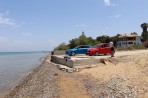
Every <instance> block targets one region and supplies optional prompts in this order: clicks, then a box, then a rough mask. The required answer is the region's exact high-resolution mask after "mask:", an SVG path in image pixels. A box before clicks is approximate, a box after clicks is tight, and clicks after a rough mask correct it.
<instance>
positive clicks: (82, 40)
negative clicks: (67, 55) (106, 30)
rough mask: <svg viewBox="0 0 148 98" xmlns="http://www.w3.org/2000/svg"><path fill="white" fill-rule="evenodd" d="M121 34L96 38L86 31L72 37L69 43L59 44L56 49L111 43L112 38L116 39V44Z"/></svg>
mask: <svg viewBox="0 0 148 98" xmlns="http://www.w3.org/2000/svg"><path fill="white" fill-rule="evenodd" d="M118 36H119V34H117V35H116V36H112V37H109V36H105V35H103V36H98V37H97V38H96V39H93V38H92V37H87V36H85V34H84V32H82V35H80V36H79V37H78V38H75V39H72V40H70V41H69V44H65V43H62V44H60V45H59V46H57V47H56V48H55V49H54V50H67V49H69V48H70V49H71V48H74V47H76V46H78V45H92V46H94V45H96V44H99V43H109V42H110V41H111V40H112V41H114V43H115V46H116V42H117V39H118Z"/></svg>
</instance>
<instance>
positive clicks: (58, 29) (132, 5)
mask: <svg viewBox="0 0 148 98" xmlns="http://www.w3.org/2000/svg"><path fill="white" fill-rule="evenodd" d="M147 5H148V0H0V52H7V51H9V52H10V51H51V50H53V49H54V47H56V46H57V45H59V44H60V43H62V42H65V43H66V44H68V42H69V40H71V39H74V38H77V37H79V36H80V35H81V33H82V32H84V33H85V35H86V36H91V37H93V38H96V37H98V36H102V35H108V36H114V35H117V34H130V33H131V32H137V33H138V34H139V35H141V33H142V29H141V27H140V25H141V24H142V23H145V22H146V23H147V22H148V11H147V10H148V6H147Z"/></svg>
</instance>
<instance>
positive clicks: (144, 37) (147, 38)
mask: <svg viewBox="0 0 148 98" xmlns="http://www.w3.org/2000/svg"><path fill="white" fill-rule="evenodd" d="M140 26H141V28H142V29H143V32H142V34H141V41H142V42H143V44H140V45H134V46H131V47H127V48H119V49H117V50H133V49H144V48H145V47H147V48H148V31H147V28H148V24H147V23H143V24H141V25H140ZM131 34H136V35H138V34H137V33H136V32H131ZM119 36H120V34H117V35H115V36H112V37H109V36H106V35H103V36H98V37H96V39H93V38H92V37H87V36H85V34H84V32H82V35H80V36H79V37H78V38H75V39H72V40H70V41H69V44H65V43H62V44H60V45H59V46H57V47H56V48H55V49H54V50H67V49H69V48H74V47H76V46H78V45H92V46H94V45H96V44H99V43H109V42H110V41H113V43H114V46H115V47H117V41H118V37H119Z"/></svg>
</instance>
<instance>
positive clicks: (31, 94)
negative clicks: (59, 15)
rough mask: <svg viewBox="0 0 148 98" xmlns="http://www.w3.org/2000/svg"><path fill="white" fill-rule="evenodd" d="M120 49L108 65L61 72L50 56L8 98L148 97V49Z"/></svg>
mask: <svg viewBox="0 0 148 98" xmlns="http://www.w3.org/2000/svg"><path fill="white" fill-rule="evenodd" d="M125 53H129V52H118V53H117V55H118V56H117V57H115V58H113V59H112V60H113V61H114V60H115V61H119V62H118V63H117V64H114V63H111V62H109V63H108V65H105V64H103V63H100V64H98V65H97V67H95V68H90V69H84V70H82V71H80V72H77V73H67V72H64V71H61V70H59V69H58V68H57V66H56V65H55V64H53V63H50V62H48V60H50V55H48V56H47V57H46V58H45V60H44V61H43V62H42V63H41V65H39V67H37V68H36V69H34V70H33V71H32V73H30V74H29V75H27V76H26V77H25V78H24V79H23V80H21V81H20V82H19V83H18V85H17V86H16V87H15V88H13V90H11V91H10V93H9V94H8V95H7V96H5V98H77V97H78V98H112V97H119V98H120V97H122V98H135V97H136V98H147V97H148V77H147V75H148V71H147V70H148V66H147V65H148V63H147V60H148V55H147V54H148V50H143V51H134V52H130V53H131V54H125Z"/></svg>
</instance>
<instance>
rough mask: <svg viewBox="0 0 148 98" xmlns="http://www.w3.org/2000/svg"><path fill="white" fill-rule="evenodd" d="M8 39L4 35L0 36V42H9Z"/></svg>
mask: <svg viewBox="0 0 148 98" xmlns="http://www.w3.org/2000/svg"><path fill="white" fill-rule="evenodd" d="M7 41H8V39H7V38H6V37H4V36H0V44H5V43H7Z"/></svg>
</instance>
